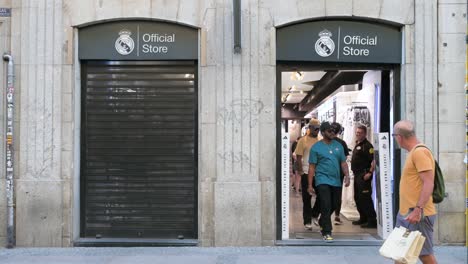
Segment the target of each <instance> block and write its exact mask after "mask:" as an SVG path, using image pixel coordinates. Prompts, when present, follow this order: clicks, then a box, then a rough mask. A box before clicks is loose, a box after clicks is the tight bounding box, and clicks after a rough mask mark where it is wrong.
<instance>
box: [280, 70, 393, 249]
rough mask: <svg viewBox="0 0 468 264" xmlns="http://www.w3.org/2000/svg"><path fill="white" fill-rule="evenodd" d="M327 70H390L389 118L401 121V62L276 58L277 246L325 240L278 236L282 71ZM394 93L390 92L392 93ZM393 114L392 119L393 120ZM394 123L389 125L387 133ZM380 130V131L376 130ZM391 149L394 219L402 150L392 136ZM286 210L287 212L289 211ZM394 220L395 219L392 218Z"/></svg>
mask: <svg viewBox="0 0 468 264" xmlns="http://www.w3.org/2000/svg"><path fill="white" fill-rule="evenodd" d="M324 70H325V71H328V70H380V71H390V75H393V79H390V80H389V81H390V84H391V83H393V87H389V88H390V97H391V98H390V109H393V112H391V113H390V120H394V121H397V120H400V118H401V112H402V105H401V104H402V95H401V88H402V80H401V65H400V64H379V63H347V62H346V63H345V62H343V63H335V62H333V63H331V62H308V61H277V62H276V93H275V95H276V96H275V110H276V245H282V246H300V245H302V246H313V245H316V246H323V245H324V242H323V241H322V240H319V239H285V240H283V239H282V238H281V231H282V229H281V227H282V217H281V209H282V208H281V202H282V196H281V187H282V184H281V106H282V103H281V81H282V78H281V75H282V74H281V73H282V72H285V71H324ZM392 92H393V93H392ZM392 116H393V119H392ZM392 126H393V124H389V128H390V131H384V132H388V133H389V134H390V132H391V131H392V129H393V128H392ZM379 132H382V131H379ZM390 145H391V146H392V148H391V152H392V155H393V159H392V160H391V162H392V164H391V167H392V169H393V197H392V200H393V219H394V220H395V218H396V213H397V212H398V209H399V208H398V204H399V199H398V197H399V182H400V172H401V150H400V149H397V148H395V144H394V141H393V139H391V144H390ZM288 213H289V212H288ZM393 222H394V223H395V221H393ZM382 243H383V240H336V241H334V243H331V244H327V245H331V246H377V245H382Z"/></svg>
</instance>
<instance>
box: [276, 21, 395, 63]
mask: <svg viewBox="0 0 468 264" xmlns="http://www.w3.org/2000/svg"><path fill="white" fill-rule="evenodd" d="M401 47H402V36H401V31H400V29H399V28H396V27H391V26H387V25H382V24H378V23H370V22H356V21H338V20H332V21H315V22H307V23H301V24H295V25H290V26H286V27H282V28H279V29H278V31H277V44H276V51H277V60H283V61H318V62H358V63H401V54H402V51H401Z"/></svg>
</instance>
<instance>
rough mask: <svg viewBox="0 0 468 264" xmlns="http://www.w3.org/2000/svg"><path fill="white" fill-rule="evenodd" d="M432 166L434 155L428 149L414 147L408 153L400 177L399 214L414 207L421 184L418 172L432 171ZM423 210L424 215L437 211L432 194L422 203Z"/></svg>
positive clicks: (433, 168) (433, 213)
mask: <svg viewBox="0 0 468 264" xmlns="http://www.w3.org/2000/svg"><path fill="white" fill-rule="evenodd" d="M434 166H435V164H434V157H432V153H431V151H430V150H429V149H427V148H425V147H419V148H416V147H415V148H413V149H412V150H411V151H410V152H409V153H408V157H407V158H406V161H405V166H404V167H403V173H402V175H401V179H400V214H402V215H406V214H407V213H408V210H409V208H413V207H416V204H417V202H418V200H419V195H420V193H421V190H422V186H423V182H422V180H421V178H420V176H419V172H423V171H428V170H432V172H433V173H434V170H435V167H434ZM423 211H424V215H425V216H429V215H435V214H436V213H437V212H436V209H435V206H434V203H433V202H432V195H431V196H430V197H429V201H428V202H427V203H426V204H425V205H424V210H423Z"/></svg>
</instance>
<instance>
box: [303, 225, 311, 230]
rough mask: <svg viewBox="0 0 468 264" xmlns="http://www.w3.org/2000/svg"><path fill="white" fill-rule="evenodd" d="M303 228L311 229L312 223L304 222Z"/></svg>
mask: <svg viewBox="0 0 468 264" xmlns="http://www.w3.org/2000/svg"><path fill="white" fill-rule="evenodd" d="M304 228H305V230H312V224H305V225H304Z"/></svg>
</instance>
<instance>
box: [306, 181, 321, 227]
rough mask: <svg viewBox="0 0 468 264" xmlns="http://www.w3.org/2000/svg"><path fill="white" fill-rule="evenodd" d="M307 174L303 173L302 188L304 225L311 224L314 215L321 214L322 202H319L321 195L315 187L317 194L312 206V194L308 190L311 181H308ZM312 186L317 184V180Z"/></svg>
mask: <svg viewBox="0 0 468 264" xmlns="http://www.w3.org/2000/svg"><path fill="white" fill-rule="evenodd" d="M307 177H308V176H307V174H302V175H301V188H302V219H303V221H304V225H306V224H310V223H311V222H312V217H314V218H316V217H318V216H319V214H320V203H319V202H318V200H319V197H318V193H317V189H316V187H314V190H315V193H316V194H317V196H316V198H315V204H314V207H313V208H312V201H311V200H312V196H311V195H310V194H309V193H308V192H307V187H308V186H309V183H308V181H307ZM312 186H315V180H314V182H313V183H312Z"/></svg>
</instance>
